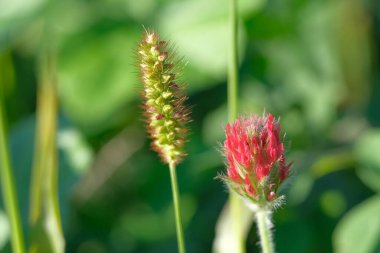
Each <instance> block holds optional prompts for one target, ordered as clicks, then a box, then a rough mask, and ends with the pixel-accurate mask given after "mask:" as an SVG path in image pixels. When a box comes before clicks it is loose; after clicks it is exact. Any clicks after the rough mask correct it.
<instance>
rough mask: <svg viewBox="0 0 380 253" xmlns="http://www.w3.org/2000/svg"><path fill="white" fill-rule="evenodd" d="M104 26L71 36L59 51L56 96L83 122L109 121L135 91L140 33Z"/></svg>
mask: <svg viewBox="0 0 380 253" xmlns="http://www.w3.org/2000/svg"><path fill="white" fill-rule="evenodd" d="M104 26H106V27H102V25H101V24H98V25H97V26H95V27H92V29H90V30H89V31H84V32H83V33H81V34H79V35H77V36H75V37H73V38H71V39H70V40H68V42H67V43H66V44H65V45H64V47H63V49H62V50H61V52H60V62H59V96H60V98H61V102H62V106H63V109H64V111H65V112H66V114H67V115H68V116H69V117H70V118H71V119H72V120H74V121H75V122H76V123H78V124H80V125H82V126H91V127H97V128H101V127H102V126H104V125H107V124H109V123H112V119H113V118H115V113H116V112H117V111H118V109H119V110H120V109H121V108H122V107H123V106H125V105H126V104H127V103H128V102H129V101H131V100H132V99H134V98H136V97H137V95H138V92H137V90H138V89H137V87H138V86H137V83H138V82H137V78H138V74H137V69H136V67H135V66H134V63H135V61H136V60H135V57H134V51H133V50H134V49H136V47H137V42H138V38H139V34H138V33H137V32H136V31H135V30H131V29H125V28H124V27H119V26H118V25H117V24H113V23H111V24H104ZM108 26H111V27H112V26H115V27H113V29H109V27H108ZM104 30H105V31H104Z"/></svg>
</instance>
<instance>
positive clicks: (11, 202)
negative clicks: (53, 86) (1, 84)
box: [0, 95, 25, 253]
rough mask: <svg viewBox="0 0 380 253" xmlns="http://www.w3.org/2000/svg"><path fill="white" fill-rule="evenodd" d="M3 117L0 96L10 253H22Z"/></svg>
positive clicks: (0, 155) (0, 158)
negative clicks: (9, 226) (9, 227)
mask: <svg viewBox="0 0 380 253" xmlns="http://www.w3.org/2000/svg"><path fill="white" fill-rule="evenodd" d="M5 121H6V120H5V115H4V109H3V104H2V98H1V95H0V177H1V186H2V192H3V197H4V204H5V209H6V213H7V214H8V217H9V221H10V225H11V242H12V252H14V253H24V252H25V247H24V236H23V232H22V227H21V221H20V212H19V208H18V204H17V192H16V189H15V184H14V178H13V172H12V168H11V162H10V158H9V151H8V142H7V137H6V131H5Z"/></svg>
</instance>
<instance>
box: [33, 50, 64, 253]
mask: <svg viewBox="0 0 380 253" xmlns="http://www.w3.org/2000/svg"><path fill="white" fill-rule="evenodd" d="M56 86H57V80H56V67H55V58H54V55H53V54H52V53H46V54H44V55H43V56H42V57H41V59H40V69H39V88H38V105H37V131H36V147H35V157H34V167H33V171H32V182H31V190H30V192H31V202H30V203H31V204H30V217H29V218H30V220H29V222H30V226H31V229H32V233H31V234H32V238H31V239H32V241H31V246H30V251H29V252H30V253H38V252H54V253H63V252H64V245H65V243H64V237H63V232H62V226H61V218H60V211H59V201H58V189H57V188H58V187H57V183H58V165H57V148H56V131H57V91H56V88H57V87H56Z"/></svg>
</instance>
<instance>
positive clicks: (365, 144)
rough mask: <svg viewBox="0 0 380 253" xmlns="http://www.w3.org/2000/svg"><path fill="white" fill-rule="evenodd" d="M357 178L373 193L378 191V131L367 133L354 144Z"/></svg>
mask: <svg viewBox="0 0 380 253" xmlns="http://www.w3.org/2000/svg"><path fill="white" fill-rule="evenodd" d="M354 149H355V155H356V157H357V159H358V163H359V168H358V169H357V173H358V176H359V178H360V179H361V180H362V181H363V182H364V183H365V184H366V185H367V186H368V187H370V188H371V189H373V190H374V191H380V156H379V150H380V130H379V129H372V130H369V131H367V132H366V133H365V134H364V135H363V136H362V137H361V138H360V139H358V141H357V142H356V144H355V148H354Z"/></svg>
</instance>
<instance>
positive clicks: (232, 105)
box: [227, 0, 239, 121]
mask: <svg viewBox="0 0 380 253" xmlns="http://www.w3.org/2000/svg"><path fill="white" fill-rule="evenodd" d="M236 8H237V7H236V0H230V6H229V9H230V48H229V61H228V63H229V65H228V97H227V99H228V119H229V121H233V120H235V118H236V116H237V88H238V83H239V80H238V46H237V37H238V36H237V9H236Z"/></svg>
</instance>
